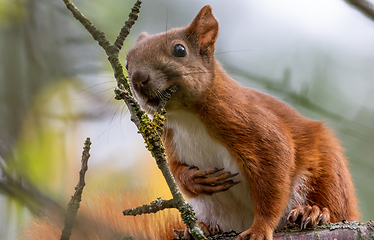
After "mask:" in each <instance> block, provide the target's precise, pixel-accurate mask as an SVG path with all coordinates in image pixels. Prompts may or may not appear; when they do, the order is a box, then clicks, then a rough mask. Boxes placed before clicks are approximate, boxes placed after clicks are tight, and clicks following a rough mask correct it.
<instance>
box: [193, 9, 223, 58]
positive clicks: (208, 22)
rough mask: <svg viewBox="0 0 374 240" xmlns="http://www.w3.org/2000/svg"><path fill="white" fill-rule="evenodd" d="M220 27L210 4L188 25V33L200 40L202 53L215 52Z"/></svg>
mask: <svg viewBox="0 0 374 240" xmlns="http://www.w3.org/2000/svg"><path fill="white" fill-rule="evenodd" d="M218 29H219V26H218V21H217V19H216V18H215V17H214V15H213V13H212V7H211V6H209V5H206V6H205V7H203V8H202V9H201V10H200V12H199V13H198V14H197V15H196V17H195V18H194V20H192V22H191V24H190V25H189V26H188V27H187V31H188V34H189V35H190V36H191V37H192V38H196V40H197V41H198V43H199V47H200V53H202V54H204V53H205V54H206V53H209V54H210V53H211V54H213V51H214V43H215V42H216V40H217V37H218Z"/></svg>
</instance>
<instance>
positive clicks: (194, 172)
mask: <svg viewBox="0 0 374 240" xmlns="http://www.w3.org/2000/svg"><path fill="white" fill-rule="evenodd" d="M221 171H223V168H209V169H204V170H200V169H199V168H198V167H196V166H186V168H185V174H184V179H183V183H184V186H185V188H187V189H188V190H189V191H190V192H192V193H194V194H197V195H198V194H205V195H212V194H213V193H218V192H223V191H226V190H228V189H230V188H231V187H233V186H234V185H236V184H238V183H239V182H238V181H234V180H232V178H233V177H235V176H236V175H238V174H239V173H230V172H222V173H220V172H221Z"/></svg>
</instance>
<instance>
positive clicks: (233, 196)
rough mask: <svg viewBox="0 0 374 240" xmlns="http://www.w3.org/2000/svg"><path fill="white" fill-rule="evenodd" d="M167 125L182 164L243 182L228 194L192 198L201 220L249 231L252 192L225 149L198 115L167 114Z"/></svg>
mask: <svg viewBox="0 0 374 240" xmlns="http://www.w3.org/2000/svg"><path fill="white" fill-rule="evenodd" d="M166 126H167V128H170V129H173V134H174V135H173V145H174V151H175V154H176V156H177V157H178V158H179V160H180V161H181V162H182V163H186V164H188V165H194V166H197V167H198V168H199V169H207V168H214V167H217V168H224V171H229V172H231V173H239V175H238V176H236V177H235V180H236V181H240V183H239V184H238V185H235V186H234V187H232V188H230V189H229V190H228V191H225V192H220V193H216V194H213V195H211V196H207V195H199V196H198V197H196V198H193V199H189V201H188V202H189V203H190V204H191V205H192V206H193V208H194V210H195V212H196V215H197V218H198V220H199V221H202V222H204V223H206V224H209V225H210V226H212V227H214V226H215V225H217V224H218V225H219V226H220V228H221V229H222V230H223V231H230V230H236V231H244V230H246V229H248V228H249V227H250V226H251V225H252V222H253V202H252V197H251V193H250V190H249V187H248V183H247V181H246V179H245V178H244V176H243V174H242V173H241V172H240V170H239V168H238V166H237V164H236V162H235V159H233V158H232V156H231V155H230V153H229V152H228V151H227V149H226V147H224V146H223V145H222V144H220V143H218V142H217V141H215V140H214V139H212V138H211V137H210V135H209V134H208V132H207V130H206V128H205V126H204V124H203V123H202V122H201V121H200V120H199V118H198V116H197V115H195V114H192V113H188V112H186V111H175V112H172V113H167V122H166ZM166 134H167V132H166Z"/></svg>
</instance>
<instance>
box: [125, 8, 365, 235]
mask: <svg viewBox="0 0 374 240" xmlns="http://www.w3.org/2000/svg"><path fill="white" fill-rule="evenodd" d="M218 29H219V26H218V21H217V19H216V18H215V17H214V15H213V13H212V8H211V7H210V6H205V7H203V8H202V9H201V10H200V12H199V13H198V14H197V16H196V17H195V18H194V19H193V21H192V22H191V24H190V25H189V26H187V27H185V28H176V29H172V30H170V31H167V32H165V33H160V34H155V35H149V34H147V33H144V32H143V33H142V34H141V35H140V36H139V37H138V39H137V42H136V44H135V45H134V47H133V48H132V49H131V50H130V51H129V52H128V55H127V62H126V68H127V70H128V75H129V79H130V85H131V87H132V89H133V92H134V95H135V97H136V99H137V100H138V101H139V103H140V105H141V106H142V108H143V109H145V110H146V112H147V113H148V114H153V113H154V112H155V111H156V109H157V107H158V104H159V102H160V99H161V98H163V97H164V95H165V94H166V93H165V91H166V90H167V89H168V88H170V87H171V86H177V91H176V92H175V93H174V94H173V95H172V96H171V98H170V100H169V101H168V102H167V104H166V106H165V108H166V111H167V113H166V123H165V129H164V133H163V136H162V137H163V141H164V143H165V148H166V153H167V155H168V162H169V165H170V169H171V171H172V173H173V175H174V177H175V179H176V181H177V183H178V185H179V187H180V189H181V191H182V192H183V194H184V195H185V196H186V197H187V198H188V202H189V203H190V204H191V205H192V206H193V208H194V210H195V212H196V216H197V218H198V221H199V222H200V223H201V226H202V227H203V230H204V231H205V233H206V234H215V233H217V232H221V231H230V230H235V231H240V232H242V233H241V234H240V235H239V237H238V239H251V240H253V239H273V232H274V230H276V229H279V228H283V227H284V226H285V225H286V224H287V223H295V222H296V221H299V222H300V224H301V227H302V228H305V227H314V226H316V225H318V224H323V223H326V222H338V221H343V220H347V221H353V220H358V218H359V212H358V206H357V199H356V196H355V189H354V186H353V183H352V180H351V175H350V173H349V171H348V169H347V161H346V159H345V157H344V155H343V150H342V148H341V147H340V145H339V143H338V140H337V139H336V138H335V136H334V135H333V133H332V132H331V131H330V130H329V129H327V128H326V127H325V126H324V124H323V122H321V121H314V120H310V119H307V118H305V117H303V116H301V115H300V114H299V113H298V112H297V111H296V110H295V109H293V108H291V107H290V106H288V105H287V104H285V103H284V102H281V101H279V100H277V99H275V98H273V97H271V96H269V95H267V94H264V93H261V92H258V91H256V90H253V89H249V88H246V87H243V86H241V85H240V84H239V83H237V82H236V81H234V80H233V79H232V78H230V77H229V76H228V75H227V74H226V73H225V71H224V70H223V68H222V67H221V66H220V64H219V63H218V62H217V60H215V58H214V49H215V42H216V40H217V37H218Z"/></svg>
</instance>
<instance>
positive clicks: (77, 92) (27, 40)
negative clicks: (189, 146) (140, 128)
mask: <svg viewBox="0 0 374 240" xmlns="http://www.w3.org/2000/svg"><path fill="white" fill-rule="evenodd" d="M74 2H75V3H76V5H77V6H78V8H80V10H81V11H82V12H83V13H84V14H85V15H86V16H87V17H88V18H89V19H91V20H92V21H93V23H94V24H95V25H96V26H97V27H98V28H100V29H101V30H102V31H104V32H105V34H106V35H107V37H108V38H109V39H110V40H111V41H112V42H113V41H114V39H115V37H116V36H117V34H118V32H119V29H120V28H121V27H122V26H123V24H124V22H125V21H126V20H127V15H128V13H129V11H130V8H131V7H132V5H133V3H134V1H129V0H91V1H83V0H75V1H74ZM206 4H210V5H212V7H213V10H214V14H215V16H216V17H217V18H218V19H219V22H220V35H219V38H218V42H217V45H216V57H217V59H218V60H219V61H220V62H221V63H222V65H223V66H224V68H225V69H226V70H227V72H228V74H230V75H231V76H232V77H233V78H235V79H236V80H238V81H240V82H241V83H242V84H243V85H245V86H248V87H252V88H256V89H258V90H260V91H264V92H266V93H269V94H271V95H273V96H275V97H277V98H278V99H281V100H283V101H285V102H288V103H289V104H290V105H292V106H293V107H294V108H296V109H298V110H299V111H300V112H301V113H302V114H303V115H305V116H307V117H309V118H312V119H316V120H324V121H325V122H326V124H327V125H328V126H330V127H331V128H332V129H334V131H335V133H336V135H337V136H338V137H339V139H341V142H342V145H343V146H344V148H345V149H346V155H347V157H348V159H349V162H350V169H351V172H352V175H353V179H354V182H355V185H356V188H357V194H358V198H359V200H360V208H361V212H362V219H361V220H362V221H368V220H370V219H372V218H373V217H374V205H373V199H374V187H373V186H374V161H373V156H374V93H373V92H374V21H372V20H370V19H369V18H367V17H366V16H364V15H363V14H362V13H361V12H360V11H358V10H357V9H355V8H353V7H352V6H350V5H349V4H347V3H346V2H345V1H343V0H329V1H324V0H304V1H298V0H282V1H276V0H264V1H254V0H250V1H248V0H234V1H227V0H214V1H213V0H212V1H207V0H201V1H198V0H195V1H181V0H178V1H172V0H144V1H143V5H142V9H141V13H140V18H139V20H138V22H137V23H136V24H135V26H134V28H133V29H132V30H131V34H130V36H129V38H128V39H127V41H126V43H125V46H124V49H123V51H122V53H121V57H122V61H125V57H126V51H127V50H128V49H129V48H130V47H131V46H132V45H133V43H134V41H135V39H136V37H137V36H138V35H139V34H140V32H142V31H147V32H148V33H151V34H153V33H158V32H162V31H165V30H166V29H170V28H173V27H180V26H185V25H187V24H189V22H190V21H191V20H192V19H193V17H194V16H195V15H196V13H197V12H198V11H199V10H200V8H201V7H203V6H204V5H206ZM115 86H116V83H115V80H114V77H113V73H112V71H111V67H110V65H109V64H108V62H107V60H106V56H105V53H104V52H103V50H102V49H101V48H100V47H99V46H98V45H97V44H96V42H94V40H93V39H92V38H91V36H90V35H89V34H88V33H87V32H86V30H85V29H84V28H83V27H82V26H81V25H80V24H79V23H78V22H77V21H76V20H75V19H74V18H73V17H72V15H71V13H70V12H69V11H68V10H67V9H66V8H65V6H64V5H63V3H62V0H53V1H50V0H0V168H1V170H0V171H1V173H2V174H1V178H0V239H16V237H17V232H18V231H19V230H20V229H22V227H23V226H25V225H27V223H28V221H29V220H30V218H31V217H33V216H35V214H37V213H39V214H40V212H43V209H44V208H46V206H49V205H53V204H56V203H57V204H61V205H65V204H67V202H68V200H69V198H70V196H71V195H72V194H73V193H74V186H75V185H76V183H77V179H78V171H79V167H80V158H81V157H80V156H81V151H82V147H83V143H84V140H85V138H86V137H87V136H89V137H91V140H92V142H93V144H92V149H91V159H90V160H89V171H88V173H87V180H86V182H87V187H86V189H85V193H84V194H88V195H89V194H93V195H94V194H95V192H96V191H98V190H100V191H109V192H114V193H115V192H116V191H118V189H130V188H131V189H153V190H154V191H155V192H156V193H154V196H155V197H156V196H167V195H168V194H167V191H166V184H165V183H164V181H163V180H162V178H161V176H160V174H159V173H158V170H157V167H156V165H155V163H154V161H153V160H152V158H151V156H150V154H149V153H148V152H147V151H146V150H145V148H144V143H143V140H142V138H141V137H140V136H139V135H138V134H137V130H136V128H135V126H134V125H133V123H132V122H131V121H130V120H129V115H128V112H127V109H126V107H125V106H124V104H123V103H122V102H119V101H116V100H115V99H114V93H113V89H114V87H115ZM84 196H85V195H84ZM84 196H83V201H84ZM152 197H153V196H152Z"/></svg>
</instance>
